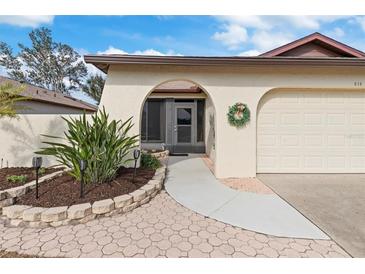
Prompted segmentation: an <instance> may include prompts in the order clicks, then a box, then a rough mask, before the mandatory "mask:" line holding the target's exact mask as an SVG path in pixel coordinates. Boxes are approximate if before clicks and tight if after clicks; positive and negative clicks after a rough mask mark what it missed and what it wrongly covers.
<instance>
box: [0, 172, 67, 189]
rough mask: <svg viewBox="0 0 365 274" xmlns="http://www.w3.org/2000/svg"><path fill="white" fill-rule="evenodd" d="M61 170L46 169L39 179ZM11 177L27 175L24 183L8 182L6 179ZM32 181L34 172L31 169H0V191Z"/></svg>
mask: <svg viewBox="0 0 365 274" xmlns="http://www.w3.org/2000/svg"><path fill="white" fill-rule="evenodd" d="M62 169H63V168H46V170H45V173H43V174H42V175H40V177H41V176H44V175H47V174H50V173H53V172H56V171H59V170H62ZM11 175H18V176H19V175H27V180H26V182H25V183H12V182H8V181H7V180H6V177H7V176H11ZM33 180H35V171H34V169H33V168H31V167H4V168H1V169H0V190H4V189H8V188H12V187H17V186H21V185H23V184H26V183H29V182H30V181H33Z"/></svg>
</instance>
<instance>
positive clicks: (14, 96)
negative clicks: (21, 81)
mask: <svg viewBox="0 0 365 274" xmlns="http://www.w3.org/2000/svg"><path fill="white" fill-rule="evenodd" d="M23 91H24V86H17V87H15V86H13V85H12V84H10V83H6V84H3V85H0V118H4V117H9V118H14V117H16V111H17V109H19V108H20V107H19V106H17V105H16V103H17V102H19V101H24V100H27V99H28V98H27V97H24V96H21V92H23Z"/></svg>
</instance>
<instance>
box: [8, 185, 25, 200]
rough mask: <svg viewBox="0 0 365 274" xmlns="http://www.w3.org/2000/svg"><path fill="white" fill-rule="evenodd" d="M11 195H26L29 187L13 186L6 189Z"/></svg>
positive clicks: (13, 196)
mask: <svg viewBox="0 0 365 274" xmlns="http://www.w3.org/2000/svg"><path fill="white" fill-rule="evenodd" d="M6 192H7V195H8V196H9V197H12V198H15V197H19V196H22V195H24V194H25V193H26V192H27V188H26V187H24V186H18V187H13V188H10V189H7V190H6Z"/></svg>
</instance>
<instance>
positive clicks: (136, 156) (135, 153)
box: [132, 149, 141, 182]
mask: <svg viewBox="0 0 365 274" xmlns="http://www.w3.org/2000/svg"><path fill="white" fill-rule="evenodd" d="M140 155H141V151H140V150H139V149H135V150H134V151H133V158H134V173H133V180H132V182H134V178H135V177H136V173H137V161H138V158H139V156H140Z"/></svg>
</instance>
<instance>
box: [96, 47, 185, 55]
mask: <svg viewBox="0 0 365 274" xmlns="http://www.w3.org/2000/svg"><path fill="white" fill-rule="evenodd" d="M97 54H131V55H157V56H164V55H170V56H171V55H173V56H182V54H180V53H176V52H175V51H173V50H168V51H167V52H165V53H164V52H161V51H158V50H155V49H145V50H136V51H133V52H130V53H128V52H126V51H124V50H122V49H119V48H115V47H113V46H109V47H108V48H107V49H106V50H104V51H98V52H97Z"/></svg>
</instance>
